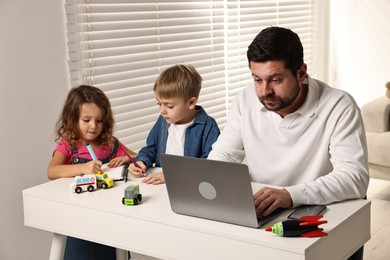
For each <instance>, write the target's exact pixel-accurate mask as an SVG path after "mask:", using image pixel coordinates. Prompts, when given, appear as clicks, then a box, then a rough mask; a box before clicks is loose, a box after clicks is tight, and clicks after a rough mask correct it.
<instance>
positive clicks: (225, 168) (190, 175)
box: [160, 154, 283, 228]
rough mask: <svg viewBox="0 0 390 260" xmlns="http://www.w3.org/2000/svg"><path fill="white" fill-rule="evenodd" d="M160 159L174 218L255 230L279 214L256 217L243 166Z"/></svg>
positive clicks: (183, 158) (163, 156)
mask: <svg viewBox="0 0 390 260" xmlns="http://www.w3.org/2000/svg"><path fill="white" fill-rule="evenodd" d="M160 156H161V164H162V168H163V172H164V177H165V182H166V187H167V190H168V196H169V201H170V204H171V208H172V210H173V211H174V212H176V213H178V214H184V215H189V216H194V217H200V218H206V219H212V220H217V221H222V222H227V223H232V224H237V225H242V226H247V227H253V228H258V227H261V226H262V225H264V224H265V223H268V222H269V221H271V220H272V219H273V218H275V217H277V216H278V215H279V214H281V213H282V212H283V209H279V210H277V211H276V212H275V213H273V214H272V215H271V216H268V217H265V218H264V217H257V216H256V211H255V206H254V203H253V191H252V186H251V181H250V177H249V171H248V167H247V166H246V165H245V164H238V163H230V162H222V161H214V160H207V159H200V158H193V157H184V156H177V155H169V154H161V155H160Z"/></svg>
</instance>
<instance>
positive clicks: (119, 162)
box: [107, 156, 128, 168]
mask: <svg viewBox="0 0 390 260" xmlns="http://www.w3.org/2000/svg"><path fill="white" fill-rule="evenodd" d="M126 162H128V159H127V157H126V156H123V157H116V158H114V159H112V160H111V161H110V162H109V163H108V164H107V167H108V168H115V167H119V166H121V165H123V164H125V163H126Z"/></svg>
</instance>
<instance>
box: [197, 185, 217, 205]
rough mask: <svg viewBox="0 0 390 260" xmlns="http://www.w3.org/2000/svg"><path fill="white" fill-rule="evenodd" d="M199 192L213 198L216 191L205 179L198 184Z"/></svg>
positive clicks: (210, 198) (209, 198)
mask: <svg viewBox="0 0 390 260" xmlns="http://www.w3.org/2000/svg"><path fill="white" fill-rule="evenodd" d="M199 192H200V194H201V195H202V196H203V197H204V198H206V199H208V200H213V199H215V198H216V197H217V191H216V189H215V188H214V186H213V185H211V184H210V183H208V182H205V181H204V182H201V183H200V184H199Z"/></svg>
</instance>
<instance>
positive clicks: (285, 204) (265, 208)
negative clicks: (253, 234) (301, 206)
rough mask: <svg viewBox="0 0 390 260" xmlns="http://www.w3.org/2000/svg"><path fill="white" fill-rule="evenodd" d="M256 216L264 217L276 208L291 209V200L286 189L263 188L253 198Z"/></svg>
mask: <svg viewBox="0 0 390 260" xmlns="http://www.w3.org/2000/svg"><path fill="white" fill-rule="evenodd" d="M253 200H254V203H255V208H256V213H257V215H263V216H264V217H266V216H268V215H269V214H271V213H272V212H273V211H275V210H276V209H277V208H289V207H292V205H293V203H292V198H291V196H290V193H289V192H288V191H287V190H286V189H276V188H270V187H263V188H261V189H260V190H259V191H257V192H256V193H255V195H254V196H253Z"/></svg>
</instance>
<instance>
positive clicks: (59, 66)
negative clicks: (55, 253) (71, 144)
mask: <svg viewBox="0 0 390 260" xmlns="http://www.w3.org/2000/svg"><path fill="white" fill-rule="evenodd" d="M63 4H64V3H63V1H53V0H35V1H30V0H0V87H1V94H0V124H1V125H0V131H1V132H0V140H1V141H0V144H1V145H0V160H1V172H0V174H1V176H2V178H1V182H0V185H1V188H0V207H1V209H0V221H1V222H0V223H1V232H0V259H3V260H14V259H15V260H20V259H48V258H49V250H50V245H51V234H50V233H48V232H44V231H39V230H38V229H33V228H29V227H25V226H24V223H23V221H24V218H23V203H22V190H23V189H25V188H28V187H32V186H35V185H37V184H40V183H43V182H46V181H48V179H47V177H46V167H47V164H48V162H49V159H50V157H51V153H52V150H53V148H54V142H53V138H52V137H53V130H54V124H55V121H56V119H57V116H58V114H59V111H60V108H61V106H62V103H63V100H64V99H65V96H66V93H67V91H68V83H67V82H68V80H67V69H66V68H67V65H66V44H65V28H64V14H63V8H64V6H63ZM48 210H49V209H48Z"/></svg>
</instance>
